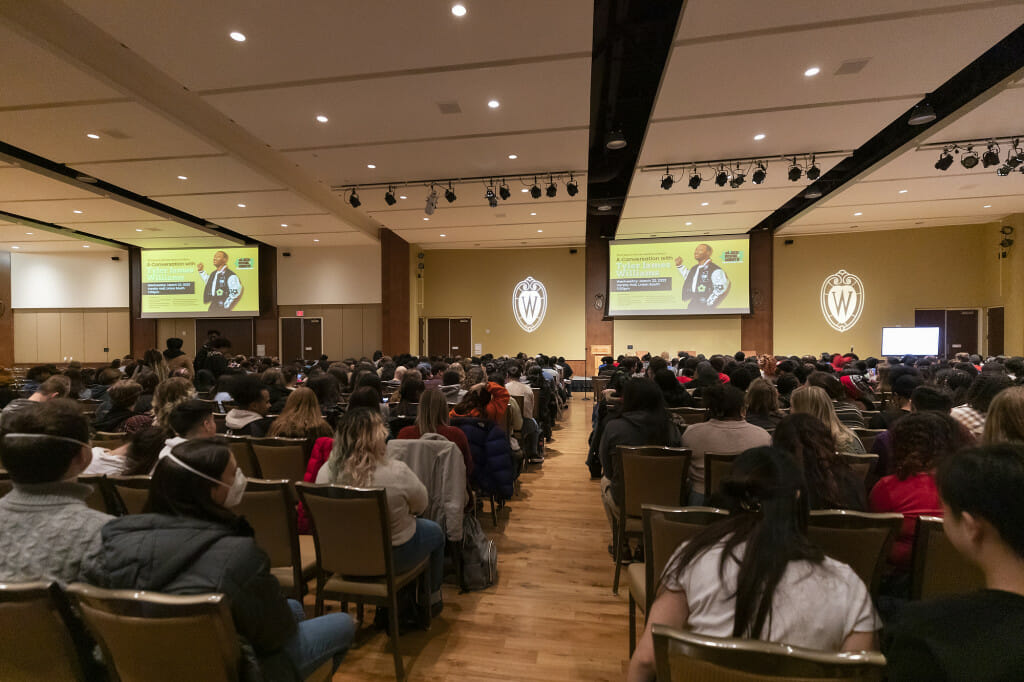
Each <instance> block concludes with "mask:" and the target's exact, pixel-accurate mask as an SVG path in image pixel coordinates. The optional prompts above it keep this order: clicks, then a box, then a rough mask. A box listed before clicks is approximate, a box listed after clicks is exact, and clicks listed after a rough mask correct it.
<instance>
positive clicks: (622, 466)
mask: <svg viewBox="0 0 1024 682" xmlns="http://www.w3.org/2000/svg"><path fill="white" fill-rule="evenodd" d="M692 455H693V453H692V451H690V450H689V449H688V448H672V447H660V446H629V445H620V446H618V447H617V448H616V451H615V453H613V457H615V458H616V460H617V462H616V466H617V467H619V471H621V472H622V481H623V491H622V492H623V509H622V510H620V514H619V517H618V519H617V521H618V523H617V524H616V528H615V533H614V537H613V540H612V541H613V547H614V548H615V577H614V581H613V584H612V591H613V592H614V593H615V594H618V592H619V578H620V575H621V571H622V566H623V559H622V548H623V545H624V544H625V541H626V540H628V539H629V538H631V537H632V538H640V537H641V535H642V526H641V509H642V506H643V505H644V504H658V505H663V506H668V507H674V506H679V505H683V504H685V503H686V499H685V497H686V495H687V474H688V472H689V469H690V459H691V457H692ZM737 456H738V455H737V454H725V453H712V452H708V453H705V454H704V481H705V485H706V489H707V490H708V491H709V494H710V493H713V492H715V491H717V490H718V486H719V484H720V482H721V481H722V480H723V479H724V478H725V477H726V476H727V475H728V474H729V472H730V471H731V470H732V465H733V462H734V461H735V459H736V457H737ZM844 457H845V458H846V460H847V461H848V462H849V463H850V466H851V467H852V468H853V470H854V472H855V473H856V474H857V475H858V476H860V477H861V480H865V479H866V478H867V476H868V474H869V473H870V472H871V471H872V470H873V469H874V468H875V466H876V464H877V462H878V455H844ZM709 496H710V495H709ZM897 516H898V515H897ZM901 518H902V517H901ZM897 525H898V524H897Z"/></svg>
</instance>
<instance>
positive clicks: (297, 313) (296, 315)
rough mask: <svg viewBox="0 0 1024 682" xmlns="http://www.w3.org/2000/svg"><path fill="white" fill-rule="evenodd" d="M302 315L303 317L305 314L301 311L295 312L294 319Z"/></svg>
mask: <svg viewBox="0 0 1024 682" xmlns="http://www.w3.org/2000/svg"><path fill="white" fill-rule="evenodd" d="M303 315H305V313H304V312H302V311H301V310H296V311H295V317H302V316H303Z"/></svg>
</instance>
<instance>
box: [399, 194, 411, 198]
mask: <svg viewBox="0 0 1024 682" xmlns="http://www.w3.org/2000/svg"><path fill="white" fill-rule="evenodd" d="M398 198H399V199H408V198H409V197H407V196H405V195H404V194H399V195H398Z"/></svg>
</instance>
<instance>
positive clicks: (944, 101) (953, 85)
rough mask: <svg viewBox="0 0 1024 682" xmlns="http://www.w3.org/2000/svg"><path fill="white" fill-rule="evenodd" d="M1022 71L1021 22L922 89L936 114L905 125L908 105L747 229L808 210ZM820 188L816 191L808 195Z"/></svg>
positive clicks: (991, 94) (760, 227)
mask: <svg viewBox="0 0 1024 682" xmlns="http://www.w3.org/2000/svg"><path fill="white" fill-rule="evenodd" d="M1021 73H1024V25H1021V26H1019V27H1017V29H1016V30H1014V31H1013V32H1012V33H1010V34H1009V35H1008V36H1006V37H1005V38H1003V39H1002V40H1000V41H999V42H998V43H996V44H995V45H994V46H993V47H992V48H990V49H989V50H987V51H986V52H985V53H984V54H983V55H981V56H980V57H978V58H977V59H975V60H974V61H973V62H971V63H970V64H968V65H967V66H966V67H964V68H963V69H962V70H961V71H960V72H959V73H957V74H956V75H954V76H953V77H952V78H950V79H949V80H947V81H946V82H945V83H943V84H942V85H940V86H939V87H938V88H936V89H935V90H934V91H933V92H931V93H929V94H927V95H925V97H924V99H922V100H921V102H919V104H925V103H927V104H928V105H930V106H931V107H932V110H933V111H934V112H935V115H936V118H935V120H934V121H932V122H931V123H926V124H924V125H917V126H913V125H910V124H909V123H908V122H907V120H908V118H909V117H910V113H911V111H913V110H914V107H911V108H910V109H909V110H907V111H906V112H904V113H903V114H901V115H900V116H899V117H898V118H896V120H894V121H893V122H892V123H890V124H889V125H887V126H886V127H885V128H883V129H882V130H881V131H880V132H879V133H878V134H876V135H875V136H874V137H872V138H871V139H870V140H868V141H867V142H865V143H864V144H862V145H861V146H860V147H858V148H857V149H856V150H854V152H853V154H852V155H851V156H848V157H846V158H845V159H843V160H842V161H840V162H839V163H838V164H836V165H835V166H834V167H833V168H832V169H831V170H829V172H827V173H825V174H824V175H822V176H821V177H820V178H818V180H817V181H816V182H813V183H811V184H810V185H808V186H807V187H806V188H804V189H803V190H801V192H800V193H799V194H797V195H796V196H794V197H793V198H792V199H790V200H789V201H787V202H786V203H785V204H783V205H782V206H780V207H779V208H778V209H776V210H775V212H774V213H772V214H771V215H769V216H768V217H767V218H765V219H764V220H762V221H761V222H759V223H758V224H757V225H755V226H754V227H752V228H751V230H750V231H751V232H754V231H757V230H771V231H772V232H774V231H775V230H777V229H778V228H779V227H781V226H782V225H784V224H785V223H786V222H788V221H790V220H793V219H794V218H796V217H798V216H799V215H801V214H802V213H804V212H806V211H809V210H810V209H811V208H813V207H814V205H815V204H817V203H818V202H820V201H823V200H824V199H825V197H827V196H828V195H829V194H832V193H834V192H836V191H838V190H840V189H841V188H843V187H844V186H846V185H849V184H851V183H853V182H855V181H856V180H857V179H858V178H859V177H862V176H864V175H866V174H868V173H870V172H873V171H874V170H876V169H877V168H880V167H881V166H883V165H884V164H885V163H888V162H889V161H891V160H892V159H894V158H896V157H897V156H899V155H900V154H903V153H904V152H905V151H907V150H908V149H911V148H913V146H914V145H915V144H916V143H917V141H918V140H920V139H922V138H924V137H926V136H927V135H930V134H931V133H930V132H929V131H933V130H934V129H938V128H942V127H944V126H946V125H948V124H949V123H951V122H952V121H953V120H955V119H956V118H958V117H959V116H960V115H963V114H965V113H967V112H968V111H970V110H972V109H974V108H975V107H976V106H978V105H979V104H981V103H982V102H984V101H986V100H987V99H990V98H991V97H994V96H995V95H997V94H998V93H999V92H1001V91H1002V89H1003V88H1004V87H1006V86H1007V85H1010V84H1011V83H1012V82H1013V81H1015V80H1016V79H1017V78H1019V77H1020V75H1021ZM916 106H917V105H915V107H916ZM819 192H820V196H816V197H815V196H813V195H815V194H818V193H819ZM809 194H810V195H811V197H809V196H808V195H809Z"/></svg>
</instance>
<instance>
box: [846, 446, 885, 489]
mask: <svg viewBox="0 0 1024 682" xmlns="http://www.w3.org/2000/svg"><path fill="white" fill-rule="evenodd" d="M865 447H867V446H866V445H865ZM839 456H840V457H842V458H843V460H844V461H845V462H846V463H847V464H849V465H850V468H851V469H853V473H855V474H857V478H859V479H860V481H861V483H864V482H865V481H867V478H868V474H870V473H871V472H872V471H875V470H876V469H877V468H878V455H855V454H853V453H851V452H844V453H841V454H840V455H839Z"/></svg>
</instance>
